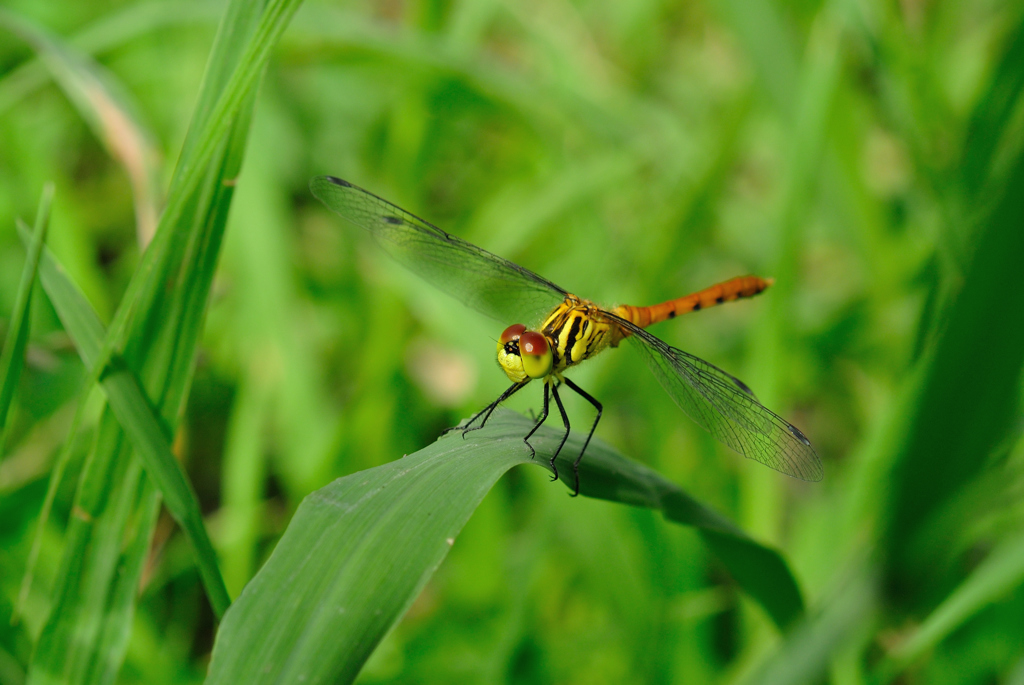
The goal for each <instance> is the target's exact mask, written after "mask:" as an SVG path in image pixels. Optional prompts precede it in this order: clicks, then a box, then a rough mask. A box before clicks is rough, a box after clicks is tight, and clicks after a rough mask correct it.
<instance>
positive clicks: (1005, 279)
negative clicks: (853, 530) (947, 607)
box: [884, 155, 1024, 596]
mask: <svg viewBox="0 0 1024 685" xmlns="http://www.w3.org/2000/svg"><path fill="white" fill-rule="evenodd" d="M1008 179H1009V182H1008V184H1007V187H1006V190H1005V192H1004V193H1003V195H1002V198H1001V199H1000V201H999V202H998V203H997V204H996V206H995V207H994V209H993V211H992V212H991V214H990V216H989V217H988V218H987V220H986V221H984V222H983V223H982V225H981V226H980V227H979V230H978V231H976V232H975V235H977V236H978V241H977V246H976V248H975V249H974V255H973V258H972V260H971V263H970V265H969V271H968V274H967V278H966V281H965V282H964V285H963V289H962V290H961V291H960V293H959V295H958V296H957V298H956V300H955V302H954V303H953V304H952V307H951V309H950V313H949V318H948V320H947V321H946V322H945V330H944V331H943V332H942V335H941V336H940V337H939V339H938V341H937V342H936V345H935V348H934V350H933V353H932V354H931V355H930V357H929V359H928V360H927V367H926V368H927V374H926V377H925V379H924V383H923V387H922V391H921V394H920V401H919V403H918V404H917V406H916V407H915V411H914V413H913V415H912V416H910V417H909V418H908V427H907V438H906V441H905V445H904V446H903V448H902V450H901V454H900V455H899V461H898V462H897V466H896V469H895V470H894V473H893V477H892V481H891V494H890V499H889V507H890V511H889V520H888V530H887V537H888V540H887V542H886V544H885V547H884V548H885V549H887V550H890V551H891V552H890V556H889V558H888V560H887V563H888V569H887V571H888V573H889V574H890V579H889V580H890V582H891V583H892V585H891V586H890V587H891V589H892V590H893V591H894V592H895V593H897V594H895V595H894V596H900V595H899V591H900V590H901V589H903V588H907V587H915V588H919V587H920V582H921V581H922V580H923V579H924V578H925V577H926V576H927V575H928V571H929V569H930V564H931V563H932V562H933V561H934V559H929V558H926V557H925V556H922V555H921V554H920V553H919V552H920V550H919V549H918V548H917V546H914V545H913V544H912V543H913V541H914V539H915V536H916V535H917V534H918V533H919V532H920V531H921V530H922V528H923V526H925V525H926V524H927V522H928V519H929V517H930V516H931V515H933V514H934V513H935V512H937V511H938V510H939V509H940V507H941V505H942V504H943V503H944V502H946V501H948V499H949V498H950V497H951V496H952V495H953V494H955V493H956V492H957V491H958V490H959V489H960V488H961V487H964V486H965V485H966V484H967V483H969V482H970V481H971V480H972V479H973V478H975V477H976V476H977V474H978V473H979V472H980V471H981V470H982V469H983V468H984V467H985V463H986V457H987V456H988V455H990V454H991V453H992V451H993V448H995V447H996V446H997V445H999V444H1000V443H1001V442H1002V441H1003V440H1004V439H1005V438H1006V436H1007V435H1008V431H1010V430H1012V426H1013V422H1014V420H1015V413H1016V407H1017V402H1018V400H1019V396H1020V379H1021V371H1022V366H1024V317H1021V316H1014V315H1008V316H1005V317H1001V319H1000V322H999V331H998V335H992V334H991V332H990V331H991V326H992V310H991V306H992V303H996V302H998V303H999V306H1000V307H1001V308H1002V309H1003V310H1004V311H1005V312H1008V313H1010V312H1012V313H1018V312H1022V311H1024V291H1022V290H1021V289H1020V288H1008V287H1007V284H1008V283H1013V282H1014V281H1015V279H1016V278H1017V276H1018V274H1019V272H1020V260H1021V257H1022V255H1024V231H1021V227H1020V217H1021V216H1024V155H1020V156H1019V157H1018V158H1017V160H1016V163H1015V165H1014V167H1013V169H1012V173H1010V174H1009V175H1008ZM930 549H932V550H933V551H934V553H935V554H941V553H942V552H943V550H942V549H940V548H935V547H933V548H930ZM911 550H913V552H912V551H911ZM918 592H919V591H915V592H914V593H911V594H910V595H909V596H916V595H917V594H918ZM904 596H907V595H904Z"/></svg>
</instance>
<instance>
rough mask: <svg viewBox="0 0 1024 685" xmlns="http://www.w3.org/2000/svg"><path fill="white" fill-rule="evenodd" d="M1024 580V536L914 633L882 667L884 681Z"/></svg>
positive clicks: (1008, 543) (1003, 547)
mask: <svg viewBox="0 0 1024 685" xmlns="http://www.w3.org/2000/svg"><path fill="white" fill-rule="evenodd" d="M1022 582H1024V536H1018V537H1015V538H1010V539H1008V540H1005V541H1004V542H1002V543H1000V545H999V546H998V547H996V548H995V549H994V550H992V553H991V554H989V555H988V557H986V558H985V561H983V562H982V563H981V564H980V565H979V566H978V568H976V569H975V570H974V572H973V573H971V575H970V576H968V577H967V579H966V580H965V581H964V582H963V583H961V584H960V586H959V587H957V589H956V590H954V591H953V592H952V593H951V594H950V595H949V596H948V597H947V598H946V599H945V601H943V602H942V604H940V605H939V606H938V607H937V608H936V609H935V611H933V612H932V613H931V614H930V615H929V616H928V618H926V619H925V621H924V623H922V624H921V626H920V627H919V628H918V629H917V631H916V632H915V633H914V634H913V636H912V637H911V638H910V639H909V640H907V641H906V642H904V643H903V644H901V645H900V646H899V648H898V649H896V650H895V651H894V652H893V653H892V654H891V655H890V658H889V659H888V660H887V661H886V662H885V663H884V664H883V665H882V666H881V667H880V668H879V669H878V670H879V671H880V673H881V674H882V675H881V677H880V679H879V680H880V682H890V681H892V680H894V679H895V678H896V677H897V676H898V675H899V674H900V673H902V672H903V670H905V669H906V668H907V667H908V666H909V665H911V664H912V663H913V662H914V660H916V659H917V658H919V657H920V656H922V655H923V654H924V653H926V652H927V651H928V650H930V649H933V648H934V647H936V646H937V645H938V644H939V643H940V642H941V641H942V640H943V639H945V638H946V636H948V635H949V634H950V633H952V632H953V631H954V630H956V629H957V628H958V627H959V626H961V625H963V624H964V623H965V622H966V621H967V620H968V619H970V618H971V617H972V616H974V615H975V614H977V613H978V612H979V611H981V610H982V609H984V608H985V607H987V606H990V605H991V604H992V603H993V602H995V601H998V600H999V599H1001V598H1002V597H1004V596H1005V595H1007V594H1009V593H1010V592H1011V591H1012V590H1014V589H1015V588H1018V587H1020V585H1021V583H1022Z"/></svg>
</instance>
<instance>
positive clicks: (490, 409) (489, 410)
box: [441, 381, 528, 438]
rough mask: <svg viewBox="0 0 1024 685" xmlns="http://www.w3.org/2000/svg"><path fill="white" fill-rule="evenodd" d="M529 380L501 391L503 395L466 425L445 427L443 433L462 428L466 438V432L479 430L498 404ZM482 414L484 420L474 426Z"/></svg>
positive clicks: (463, 435)
mask: <svg viewBox="0 0 1024 685" xmlns="http://www.w3.org/2000/svg"><path fill="white" fill-rule="evenodd" d="M527 382H528V381H527ZM527 382H523V383H513V384H512V387H510V388H509V389H508V390H506V391H505V392H503V393H501V395H500V396H499V397H498V399H496V400H494V401H493V402H491V403H490V404H488V405H487V406H486V407H484V408H483V409H481V410H480V411H478V412H477V413H476V414H474V415H473V417H472V418H471V419H470V420H469V421H467V422H466V425H464V426H452V427H451V428H446V429H444V431H443V432H442V433H441V434H442V435H444V434H445V433H448V432H450V431H453V430H459V429H461V430H462V437H463V438H465V437H466V433H468V432H470V431H475V430H479V429H481V428H483V427H484V425H485V424H486V423H487V419H489V418H491V414H493V413H494V410H495V409H497V408H498V405H499V404H501V403H502V402H504V401H505V400H507V399H508V398H510V397H512V395H514V394H515V393H516V391H518V390H520V389H522V388H523V387H524V386H525V385H526V383H527ZM481 416H483V417H484V419H483V421H481V422H480V425H479V426H474V425H473V424H474V423H476V420H477V419H479V418H480V417H481Z"/></svg>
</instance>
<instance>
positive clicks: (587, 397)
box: [562, 378, 604, 497]
mask: <svg viewBox="0 0 1024 685" xmlns="http://www.w3.org/2000/svg"><path fill="white" fill-rule="evenodd" d="M562 380H564V381H565V384H566V385H568V386H569V388H570V389H571V390H574V391H575V392H576V394H577V395H579V396H580V397H582V398H583V399H585V400H586V401H587V402H590V403H591V404H592V405H594V408H595V409H597V418H595V419H594V425H592V426H591V427H590V432H589V433H587V439H586V440H584V441H583V449H581V450H580V455H579V456H578V457H576V461H574V462H573V464H572V472H573V475H575V476H576V492H575V493H573V495H572V496H573V497H576V496H577V495H579V494H580V462H581V461H583V453H584V452H586V451H587V445H589V444H590V438H592V437H594V431H595V430H597V422H598V421H600V420H601V414H602V413H603V412H604V407H602V406H601V403H600V402H598V401H597V400H595V399H594V398H593V397H591V396H590V393H588V392H587V391H586V390H584V389H583V388H581V387H580V386H578V385H576V384H575V383H573V382H572V381H571V380H569V379H568V378H563V379H562Z"/></svg>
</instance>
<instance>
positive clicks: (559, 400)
mask: <svg viewBox="0 0 1024 685" xmlns="http://www.w3.org/2000/svg"><path fill="white" fill-rule="evenodd" d="M551 394H552V395H554V396H555V404H557V405H558V413H560V414H561V415H562V423H564V424H565V435H563V436H562V442H560V443H558V449H557V450H555V453H554V454H552V455H551V470H552V471H553V472H554V474H555V475H553V476H552V477H551V480H553V481H554V480H558V468H557V467H556V466H555V459H556V458H558V453H559V452H561V451H562V446H563V445H564V444H565V441H566V440H568V438H569V415H568V414H566V413H565V407H563V406H562V398H561V397H559V396H558V386H557V385H552V386H551Z"/></svg>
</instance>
